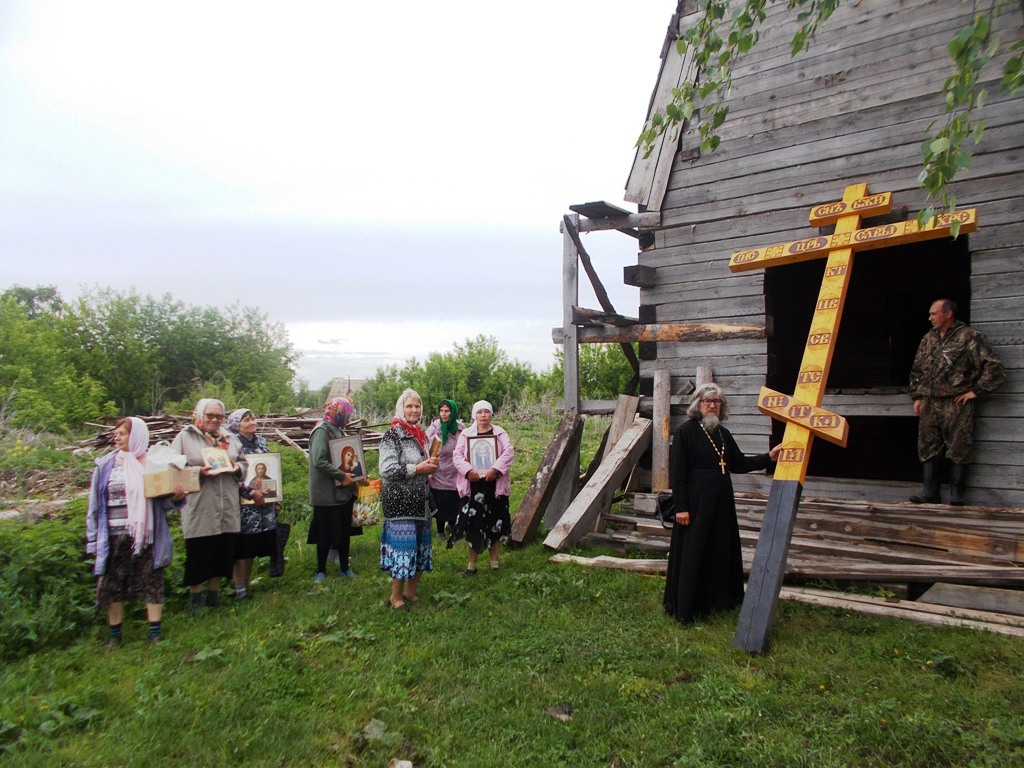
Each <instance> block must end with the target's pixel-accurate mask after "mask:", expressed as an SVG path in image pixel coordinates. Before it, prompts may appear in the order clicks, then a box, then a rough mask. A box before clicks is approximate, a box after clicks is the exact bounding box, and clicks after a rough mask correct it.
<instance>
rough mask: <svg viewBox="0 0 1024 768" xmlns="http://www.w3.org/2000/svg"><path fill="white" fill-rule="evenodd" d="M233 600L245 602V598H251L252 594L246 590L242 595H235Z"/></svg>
mask: <svg viewBox="0 0 1024 768" xmlns="http://www.w3.org/2000/svg"><path fill="white" fill-rule="evenodd" d="M235 600H236V601H238V602H245V601H247V600H252V595H250V594H249V593H248V592H246V593H245V594H244V595H235Z"/></svg>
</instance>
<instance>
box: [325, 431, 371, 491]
mask: <svg viewBox="0 0 1024 768" xmlns="http://www.w3.org/2000/svg"><path fill="white" fill-rule="evenodd" d="M328 447H329V448H330V451H331V463H332V464H333V465H334V466H336V467H337V468H338V469H340V470H341V471H342V472H348V473H350V474H352V475H354V477H353V478H352V479H353V480H365V479H366V458H365V456H364V455H363V441H362V439H361V438H360V437H359V435H348V436H346V437H338V438H335V439H334V440H331V441H330V442H329V443H328Z"/></svg>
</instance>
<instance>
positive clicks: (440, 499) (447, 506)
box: [430, 488, 462, 536]
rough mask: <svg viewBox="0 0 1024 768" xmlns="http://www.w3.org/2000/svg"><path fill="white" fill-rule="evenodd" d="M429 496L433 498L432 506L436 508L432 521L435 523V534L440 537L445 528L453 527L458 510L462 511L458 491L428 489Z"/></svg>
mask: <svg viewBox="0 0 1024 768" xmlns="http://www.w3.org/2000/svg"><path fill="white" fill-rule="evenodd" d="M430 495H431V496H433V497H434V506H436V507H437V512H435V513H434V520H436V521H437V533H438V535H439V536H441V535H443V534H444V531H445V528H447V527H448V526H454V525H455V520H456V518H458V516H459V510H460V509H462V499H461V498H460V497H459V492H458V491H443V490H439V489H436V488H431V489H430Z"/></svg>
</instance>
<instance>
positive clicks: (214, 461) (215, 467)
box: [202, 447, 235, 475]
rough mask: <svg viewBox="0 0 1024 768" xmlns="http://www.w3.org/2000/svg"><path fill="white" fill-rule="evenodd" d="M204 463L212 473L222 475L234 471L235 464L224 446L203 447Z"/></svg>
mask: <svg viewBox="0 0 1024 768" xmlns="http://www.w3.org/2000/svg"><path fill="white" fill-rule="evenodd" d="M202 455H203V465H204V466H205V467H206V468H207V469H208V470H210V472H209V474H211V475H220V474H222V473H224V472H233V471H234V469H235V465H234V464H233V463H232V461H231V457H229V456H228V452H227V451H225V450H224V449H223V448H212V447H211V448H203V450H202Z"/></svg>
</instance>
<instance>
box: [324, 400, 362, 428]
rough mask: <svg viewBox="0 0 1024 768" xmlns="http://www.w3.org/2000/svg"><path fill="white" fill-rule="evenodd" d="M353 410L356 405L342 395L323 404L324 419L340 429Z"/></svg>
mask: <svg viewBox="0 0 1024 768" xmlns="http://www.w3.org/2000/svg"><path fill="white" fill-rule="evenodd" d="M355 412H356V407H355V406H354V405H352V403H351V401H349V400H346V399H345V398H344V397H336V398H334V399H333V400H329V401H328V402H327V405H325V406H324V421H326V422H327V423H329V424H333V425H334V426H336V427H338V428H339V429H341V428H343V427H344V426H345V425H346V424H348V422H349V419H351V418H352V414H354V413H355Z"/></svg>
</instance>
